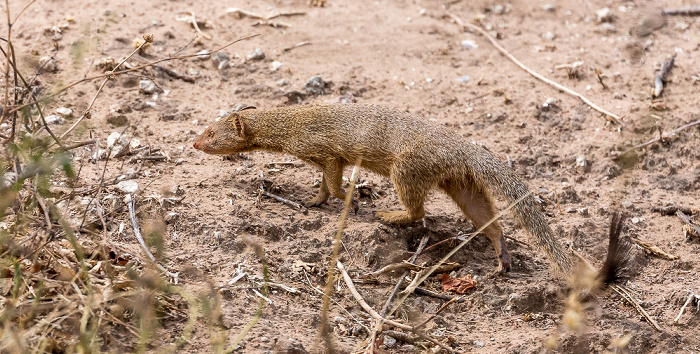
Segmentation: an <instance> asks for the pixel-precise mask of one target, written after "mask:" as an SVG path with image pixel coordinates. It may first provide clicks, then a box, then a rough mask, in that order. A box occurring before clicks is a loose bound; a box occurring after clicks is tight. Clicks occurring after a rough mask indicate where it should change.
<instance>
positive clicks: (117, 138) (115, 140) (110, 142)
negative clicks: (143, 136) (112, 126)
mask: <svg viewBox="0 0 700 354" xmlns="http://www.w3.org/2000/svg"><path fill="white" fill-rule="evenodd" d="M115 144H118V145H122V146H126V145H128V144H129V139H128V138H127V137H126V136H124V135H122V134H121V133H119V132H112V134H109V136H108V137H107V147H108V148H109V147H112V146H114V145H115Z"/></svg>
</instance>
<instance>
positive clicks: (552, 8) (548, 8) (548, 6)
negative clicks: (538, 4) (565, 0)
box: [542, 4, 557, 12]
mask: <svg viewBox="0 0 700 354" xmlns="http://www.w3.org/2000/svg"><path fill="white" fill-rule="evenodd" d="M542 10H544V11H547V12H555V11H557V7H556V6H554V4H544V5H542Z"/></svg>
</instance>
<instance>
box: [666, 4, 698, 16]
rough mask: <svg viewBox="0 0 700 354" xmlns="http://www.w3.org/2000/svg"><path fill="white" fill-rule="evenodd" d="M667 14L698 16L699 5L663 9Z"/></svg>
mask: <svg viewBox="0 0 700 354" xmlns="http://www.w3.org/2000/svg"><path fill="white" fill-rule="evenodd" d="M664 15H667V16H700V6H686V7H680V8H677V9H664Z"/></svg>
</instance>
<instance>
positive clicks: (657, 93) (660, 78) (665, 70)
mask: <svg viewBox="0 0 700 354" xmlns="http://www.w3.org/2000/svg"><path fill="white" fill-rule="evenodd" d="M675 61H676V53H673V56H672V57H671V59H668V60H666V61H665V62H664V65H663V66H662V67H661V70H659V74H658V75H656V79H654V92H653V93H652V95H651V97H654V98H656V97H661V94H663V93H664V83H665V82H666V79H668V74H670V73H671V69H673V63H674V62H675Z"/></svg>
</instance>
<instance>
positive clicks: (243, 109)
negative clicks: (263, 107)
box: [238, 106, 258, 112]
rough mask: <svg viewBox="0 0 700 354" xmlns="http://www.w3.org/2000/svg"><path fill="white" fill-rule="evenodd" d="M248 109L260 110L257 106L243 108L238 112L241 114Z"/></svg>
mask: <svg viewBox="0 0 700 354" xmlns="http://www.w3.org/2000/svg"><path fill="white" fill-rule="evenodd" d="M246 109H258V107H255V106H243V107H242V108H241V109H239V110H238V112H240V111H245V110H246Z"/></svg>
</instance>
